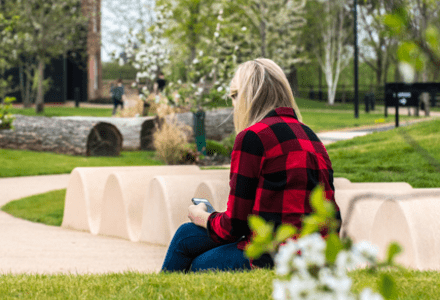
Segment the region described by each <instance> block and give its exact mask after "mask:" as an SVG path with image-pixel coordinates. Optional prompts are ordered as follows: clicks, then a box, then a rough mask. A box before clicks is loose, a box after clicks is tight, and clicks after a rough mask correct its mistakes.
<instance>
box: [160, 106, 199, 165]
mask: <svg viewBox="0 0 440 300" xmlns="http://www.w3.org/2000/svg"><path fill="white" fill-rule="evenodd" d="M170 111H171V109H170V108H169V107H168V106H167V105H164V104H162V105H159V106H158V108H157V114H158V116H159V118H160V119H161V120H164V119H165V116H167V114H168V113H169V112H170ZM159 123H160V125H159V126H157V127H156V130H155V132H154V133H153V140H154V141H153V145H154V147H155V149H156V155H157V158H158V159H160V160H161V161H163V162H165V163H166V164H168V165H174V164H177V163H179V162H181V161H182V158H183V157H184V156H185V155H186V154H188V146H187V145H186V144H187V143H188V138H187V136H186V134H185V130H191V128H189V129H188V126H183V125H180V124H178V123H177V122H176V119H175V117H174V114H173V113H171V114H170V115H168V116H167V121H161V122H159Z"/></svg>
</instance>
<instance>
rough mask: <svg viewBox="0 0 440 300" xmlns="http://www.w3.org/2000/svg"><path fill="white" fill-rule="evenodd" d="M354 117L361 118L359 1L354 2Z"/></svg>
mask: <svg viewBox="0 0 440 300" xmlns="http://www.w3.org/2000/svg"><path fill="white" fill-rule="evenodd" d="M353 15H354V29H353V30H354V117H355V118H356V119H358V118H359V79H358V73H359V69H358V63H359V54H358V34H357V0H354V8H353Z"/></svg>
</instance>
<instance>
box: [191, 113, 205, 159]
mask: <svg viewBox="0 0 440 300" xmlns="http://www.w3.org/2000/svg"><path fill="white" fill-rule="evenodd" d="M193 120H194V128H193V129H194V140H195V141H196V145H197V151H199V152H201V153H202V154H203V155H205V156H206V134H205V112H204V111H203V110H199V111H198V112H196V113H193Z"/></svg>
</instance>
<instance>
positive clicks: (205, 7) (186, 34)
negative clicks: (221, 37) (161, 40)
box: [157, 0, 220, 63]
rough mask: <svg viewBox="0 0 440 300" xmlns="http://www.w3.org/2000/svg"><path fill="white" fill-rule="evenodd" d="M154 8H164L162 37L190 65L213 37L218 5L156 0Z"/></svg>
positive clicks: (204, 1)
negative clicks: (169, 41) (164, 23)
mask: <svg viewBox="0 0 440 300" xmlns="http://www.w3.org/2000/svg"><path fill="white" fill-rule="evenodd" d="M157 5H158V6H161V7H163V11H164V15H165V16H166V17H167V20H166V21H165V22H167V23H168V26H167V29H166V30H165V32H164V34H165V35H164V36H165V37H168V38H169V40H172V42H173V45H175V46H176V47H175V51H176V52H178V53H179V54H180V58H184V57H186V59H185V61H186V63H190V62H192V61H193V60H194V59H195V58H196V55H197V52H198V51H200V50H202V51H203V50H204V48H205V47H206V42H207V40H210V39H211V37H212V36H213V34H214V31H215V28H216V27H215V26H216V21H217V15H216V14H215V13H213V12H214V11H218V7H219V5H220V4H217V3H216V1H214V0H175V1H165V0H158V1H157ZM167 12H170V14H168V13H167Z"/></svg>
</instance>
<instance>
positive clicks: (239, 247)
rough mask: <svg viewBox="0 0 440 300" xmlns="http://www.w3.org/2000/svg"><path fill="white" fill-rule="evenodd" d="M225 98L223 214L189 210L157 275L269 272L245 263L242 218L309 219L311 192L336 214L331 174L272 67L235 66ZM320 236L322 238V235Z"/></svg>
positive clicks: (247, 234)
mask: <svg viewBox="0 0 440 300" xmlns="http://www.w3.org/2000/svg"><path fill="white" fill-rule="evenodd" d="M230 97H231V98H232V103H233V106H234V126H235V130H236V132H237V133H238V134H237V137H236V139H235V143H234V148H233V151H232V154H231V171H230V172H231V173H230V183H229V186H230V192H229V197H228V203H227V210H226V211H225V212H217V211H214V212H212V213H208V212H207V210H208V209H207V208H208V206H207V205H205V204H204V203H200V204H198V205H190V206H189V208H188V217H189V219H190V220H191V222H190V223H185V224H183V225H181V226H180V227H179V228H178V230H177V231H176V233H175V234H174V236H173V239H172V241H171V243H170V245H169V248H168V251H167V254H166V257H165V260H164V263H163V266H162V271H165V272H173V271H180V272H194V271H203V270H220V271H229V270H250V269H253V268H272V267H273V266H274V262H273V260H272V257H271V256H270V255H269V254H263V255H262V256H261V257H260V258H258V259H255V260H250V259H248V258H247V257H246V256H245V254H244V250H245V249H246V246H247V245H248V244H249V243H250V241H251V237H252V232H251V230H250V228H249V226H248V217H249V216H250V215H258V216H261V217H263V218H264V219H265V220H266V221H268V222H272V223H273V224H274V225H275V228H276V227H277V226H279V225H281V224H284V223H286V224H291V225H293V226H295V227H297V228H298V229H300V228H301V225H302V224H301V218H302V217H303V216H304V215H307V214H309V213H311V212H312V207H311V204H310V202H309V196H310V194H311V192H312V190H313V189H314V188H315V187H316V186H317V185H319V184H321V185H322V186H323V189H324V191H325V196H326V198H327V199H328V201H330V202H332V203H333V204H334V205H335V207H336V211H337V213H336V215H335V217H336V218H337V219H339V220H340V213H339V208H338V206H337V205H336V203H335V197H334V185H333V170H332V165H331V162H330V158H329V156H328V154H327V151H326V149H325V147H324V145H323V144H322V142H321V141H320V140H319V138H318V137H317V136H316V134H315V133H314V132H313V131H312V130H311V129H310V128H309V127H307V126H306V125H304V124H303V123H302V122H301V114H300V112H299V109H298V106H297V104H296V102H295V99H294V97H293V94H292V90H291V88H290V85H289V82H288V81H287V78H286V76H285V75H284V73H283V71H282V70H281V68H280V67H279V66H278V65H277V64H275V63H274V62H273V61H272V60H269V59H264V58H259V59H255V60H252V61H248V62H245V63H243V64H241V65H240V66H239V67H238V69H237V71H236V73H235V75H234V78H233V79H232V82H231V86H230ZM322 234H325V232H322Z"/></svg>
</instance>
